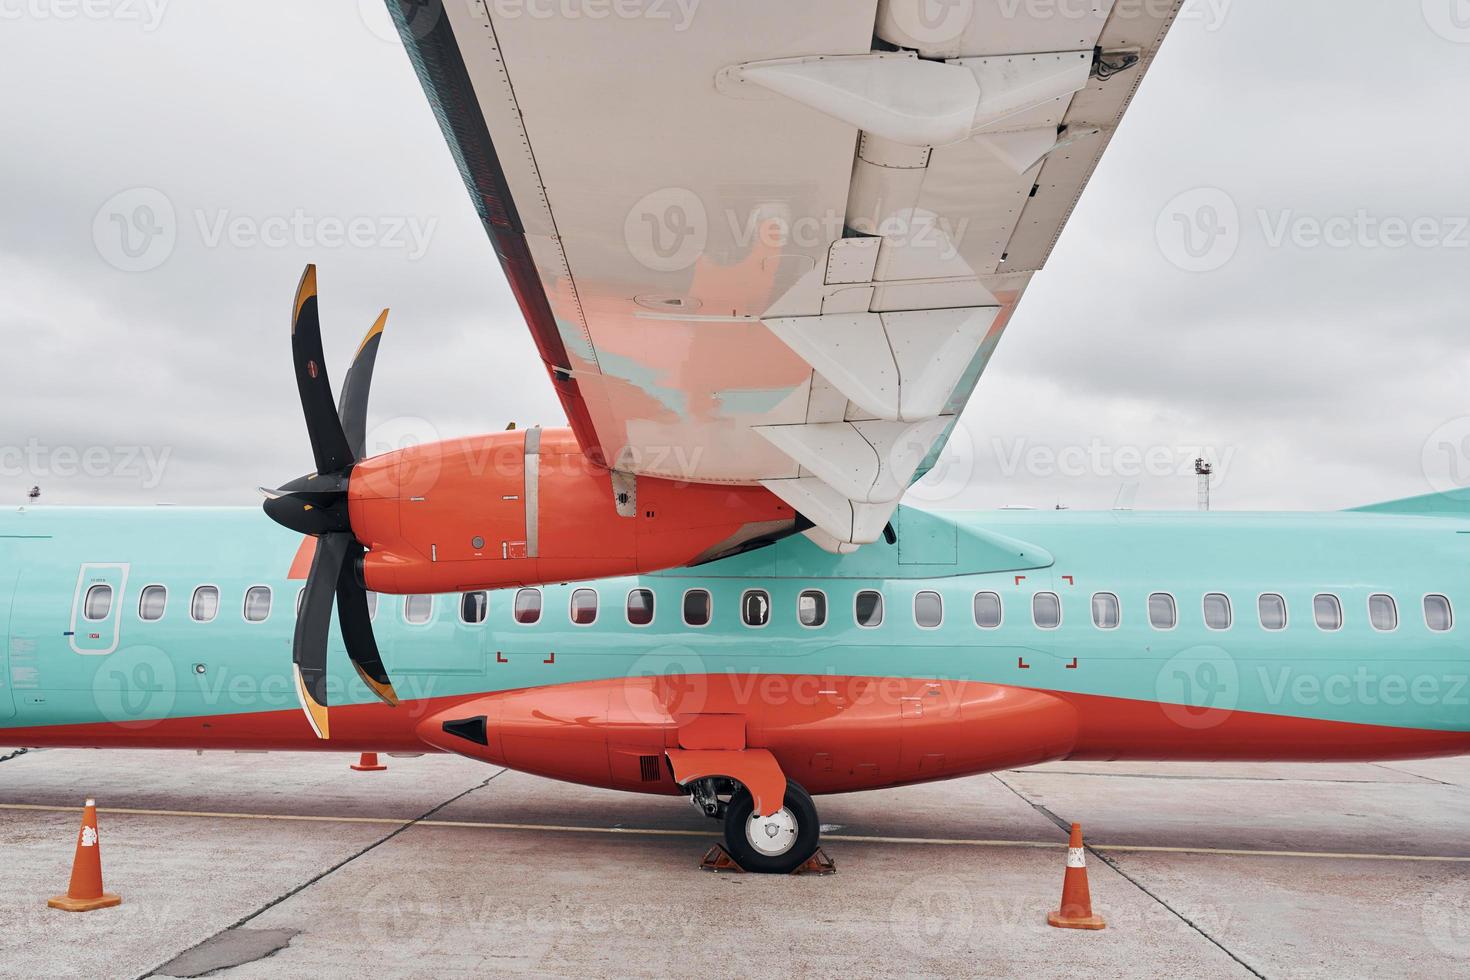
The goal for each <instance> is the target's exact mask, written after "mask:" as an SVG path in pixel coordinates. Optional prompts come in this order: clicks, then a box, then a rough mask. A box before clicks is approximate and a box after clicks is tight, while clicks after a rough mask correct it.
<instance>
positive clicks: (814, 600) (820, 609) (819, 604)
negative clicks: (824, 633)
mask: <svg viewBox="0 0 1470 980" xmlns="http://www.w3.org/2000/svg"><path fill="white" fill-rule="evenodd" d="M796 620H797V622H799V623H801V625H803V626H807V627H810V628H812V629H816V628H817V627H818V626H822V625H824V624H825V623H826V622H827V594H826V593H825V592H822V591H820V590H818V589H807V590H806V591H805V592H803V593H802V594H801V595H799V596H797V597H796Z"/></svg>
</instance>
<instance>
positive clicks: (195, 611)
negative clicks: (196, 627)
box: [189, 585, 219, 623]
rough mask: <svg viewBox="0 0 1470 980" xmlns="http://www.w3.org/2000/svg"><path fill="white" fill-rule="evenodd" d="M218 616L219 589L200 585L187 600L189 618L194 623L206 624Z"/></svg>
mask: <svg viewBox="0 0 1470 980" xmlns="http://www.w3.org/2000/svg"><path fill="white" fill-rule="evenodd" d="M217 615H219V589H216V588H215V587H214V586H212V585H201V586H199V588H197V589H195V590H194V596H193V598H191V599H190V600H189V618H190V619H192V620H194V622H196V623H207V622H210V621H211V620H213V619H214V617H215V616H217Z"/></svg>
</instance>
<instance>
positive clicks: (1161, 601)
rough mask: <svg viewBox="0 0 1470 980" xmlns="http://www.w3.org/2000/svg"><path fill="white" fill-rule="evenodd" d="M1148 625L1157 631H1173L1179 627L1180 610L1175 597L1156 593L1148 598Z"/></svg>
mask: <svg viewBox="0 0 1470 980" xmlns="http://www.w3.org/2000/svg"><path fill="white" fill-rule="evenodd" d="M1148 624H1149V625H1150V626H1152V627H1153V628H1154V629H1156V630H1171V629H1173V628H1174V627H1176V626H1178V625H1179V610H1178V608H1177V607H1176V606H1175V605H1174V597H1173V596H1171V595H1170V594H1169V593H1167V592H1155V593H1154V594H1153V595H1151V596H1149V597H1148Z"/></svg>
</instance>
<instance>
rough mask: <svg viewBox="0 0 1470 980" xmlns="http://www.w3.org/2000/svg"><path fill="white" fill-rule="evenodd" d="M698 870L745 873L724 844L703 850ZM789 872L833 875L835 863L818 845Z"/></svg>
mask: <svg viewBox="0 0 1470 980" xmlns="http://www.w3.org/2000/svg"><path fill="white" fill-rule="evenodd" d="M699 870H701V871H712V872H714V873H715V874H719V873H720V872H722V871H726V872H730V873H732V874H745V869H744V868H742V867H741V866H740V865H738V864H736V863H735V859H734V858H732V857H731V856H730V852H729V851H727V850H725V845H724V844H716V845H715V846H714V847H711V848H710V849H709V850H708V851H706V852H705V854H704V858H703V859H702V860H701V861H700V862H699ZM791 873H792V874H793V875H835V874H836V873H837V864H836V863H835V862H834V861H833V860H832V859H831V858H830V857H828V856H827V852H826V851H824V850H822V849H821V848H820V847H818V848H817V849H816V850H815V851H814V852H812V856H811V857H809V858H807V859H806V861H805V862H804V863H803V864H802V866H801V867H799V868H797V869H796V870H795V871H793V872H791Z"/></svg>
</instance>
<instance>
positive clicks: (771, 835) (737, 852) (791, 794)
mask: <svg viewBox="0 0 1470 980" xmlns="http://www.w3.org/2000/svg"><path fill="white" fill-rule="evenodd" d="M689 798H690V802H691V803H693V804H694V805H695V806H697V807H699V808H700V809H702V810H703V811H704V813H705V815H706V816H709V817H712V818H715V819H721V818H723V820H724V824H725V850H726V851H728V852H729V854H730V857H732V858H733V859H734V860H735V863H736V864H738V865H740V867H741V868H742V869H743V870H745V871H751V872H756V873H758V874H776V875H784V874H791V873H792V872H793V871H795V870H796V869H797V868H800V867H801V866H802V865H804V864H806V862H807V861H808V860H809V859H810V858H811V856H812V855H813V854H815V853H816V852H817V845H818V843H820V838H821V824H820V823H819V822H818V820H817V807H816V804H814V803H813V802H812V798H811V795H810V794H808V793H807V791H806V790H804V789H802V788H801V786H800V785H799V784H797V783H795V782H792V781H791V780H789V779H788V780H787V781H786V798H785V799H784V800H782V806H781V809H779V810H777V811H776V812H775V813H773V814H771V815H769V816H761V815H760V814H759V813H756V812H755V800H754V798H753V797H752V796H751V795H750V791H749V790H747V789H746V788H745V787H744V786H741V785H740V784H739V783H736V782H734V781H732V780H729V779H719V778H706V779H700V780H697V781H696V782H695V783H694V784H693V785H692V786H691V787H690V796H689Z"/></svg>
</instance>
